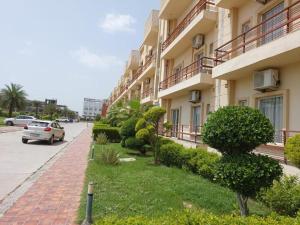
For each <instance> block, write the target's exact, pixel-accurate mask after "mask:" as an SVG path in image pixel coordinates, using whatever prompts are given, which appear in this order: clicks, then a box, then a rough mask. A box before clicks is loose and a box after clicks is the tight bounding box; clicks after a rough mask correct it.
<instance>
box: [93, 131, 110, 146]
mask: <svg viewBox="0 0 300 225" xmlns="http://www.w3.org/2000/svg"><path fill="white" fill-rule="evenodd" d="M107 142H108V138H107V136H106V134H104V133H100V134H98V136H97V140H96V143H97V144H98V145H106V144H107Z"/></svg>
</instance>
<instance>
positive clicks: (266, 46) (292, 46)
mask: <svg viewBox="0 0 300 225" xmlns="http://www.w3.org/2000/svg"><path fill="white" fill-rule="evenodd" d="M215 52H216V65H217V66H216V67H214V69H213V78H218V79H224V80H235V79H239V78H240V77H241V74H250V73H252V72H253V71H256V70H262V69H265V68H270V67H281V66H285V65H288V64H291V63H295V62H298V61H300V59H299V55H300V1H297V2H295V3H293V4H292V5H290V6H289V7H287V8H285V9H284V10H282V11H280V12H278V13H277V14H275V15H273V16H272V17H270V18H269V19H267V20H265V21H263V22H261V23H259V24H258V25H256V26H254V27H253V28H251V29H250V30H249V31H247V32H245V33H243V34H241V35H239V36H237V37H236V38H234V39H233V40H231V41H229V42H227V43H225V44H224V45H222V46H220V47H219V48H217V49H216V50H215Z"/></svg>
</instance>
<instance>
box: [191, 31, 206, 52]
mask: <svg viewBox="0 0 300 225" xmlns="http://www.w3.org/2000/svg"><path fill="white" fill-rule="evenodd" d="M203 45H204V35H203V34H197V35H196V36H195V37H194V38H193V48H195V49H199V48H201V47H202V46H203Z"/></svg>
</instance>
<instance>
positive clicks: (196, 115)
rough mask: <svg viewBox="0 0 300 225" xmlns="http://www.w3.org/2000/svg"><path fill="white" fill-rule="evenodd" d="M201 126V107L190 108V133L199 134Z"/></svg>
mask: <svg viewBox="0 0 300 225" xmlns="http://www.w3.org/2000/svg"><path fill="white" fill-rule="evenodd" d="M200 125H201V106H195V107H192V129H191V130H192V132H199V130H200V129H199V128H200Z"/></svg>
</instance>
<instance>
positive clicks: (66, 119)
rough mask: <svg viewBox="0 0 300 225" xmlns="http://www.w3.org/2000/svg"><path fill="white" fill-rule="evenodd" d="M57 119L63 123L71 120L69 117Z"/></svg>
mask: <svg viewBox="0 0 300 225" xmlns="http://www.w3.org/2000/svg"><path fill="white" fill-rule="evenodd" d="M56 121H57V122H61V123H67V122H69V119H68V118H58V119H57V120H56Z"/></svg>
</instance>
